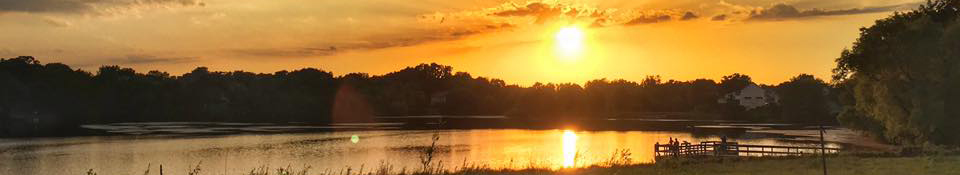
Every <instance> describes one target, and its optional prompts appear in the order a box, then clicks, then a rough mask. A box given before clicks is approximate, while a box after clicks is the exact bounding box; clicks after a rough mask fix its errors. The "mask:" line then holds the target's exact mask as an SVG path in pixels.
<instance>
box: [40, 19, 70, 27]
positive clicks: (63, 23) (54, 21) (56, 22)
mask: <svg viewBox="0 0 960 175" xmlns="http://www.w3.org/2000/svg"><path fill="white" fill-rule="evenodd" d="M42 20H43V22H45V23H47V24H50V25H51V26H54V27H70V26H71V25H72V23H70V21H67V20H63V19H59V18H53V17H44V18H43V19H42Z"/></svg>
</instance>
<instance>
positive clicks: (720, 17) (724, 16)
mask: <svg viewBox="0 0 960 175" xmlns="http://www.w3.org/2000/svg"><path fill="white" fill-rule="evenodd" d="M710 20H712V21H723V20H727V14H719V15H717V16H713V18H710Z"/></svg>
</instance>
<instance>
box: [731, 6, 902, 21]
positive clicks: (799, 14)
mask: <svg viewBox="0 0 960 175" xmlns="http://www.w3.org/2000/svg"><path fill="white" fill-rule="evenodd" d="M919 5H920V3H906V4H898V5H889V6H877V7H864V8H851V9H845V10H823V9H816V8H815V9H810V10H799V9H797V8H796V7H794V6H792V5H787V4H776V5H773V6H771V7H769V8H765V9H758V10H752V11H750V15H749V16H748V18H747V19H748V20H783V19H793V18H805V17H815V16H835V15H855V14H865V13H877V12H888V11H895V10H903V9H909V8H914V7H917V6H919Z"/></svg>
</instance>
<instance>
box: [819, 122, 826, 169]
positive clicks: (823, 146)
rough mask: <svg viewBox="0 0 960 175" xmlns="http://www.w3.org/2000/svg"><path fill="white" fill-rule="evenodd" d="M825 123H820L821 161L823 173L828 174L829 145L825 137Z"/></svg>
mask: <svg viewBox="0 0 960 175" xmlns="http://www.w3.org/2000/svg"><path fill="white" fill-rule="evenodd" d="M825 132H827V131H825V130H824V129H823V125H820V162H821V163H822V164H823V175H827V146H826V143H825V141H824V139H823V133H825Z"/></svg>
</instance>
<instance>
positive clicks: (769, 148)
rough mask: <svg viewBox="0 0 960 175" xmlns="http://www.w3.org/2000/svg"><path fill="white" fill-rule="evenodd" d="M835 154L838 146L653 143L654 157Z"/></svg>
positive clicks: (715, 142) (838, 150) (713, 142)
mask: <svg viewBox="0 0 960 175" xmlns="http://www.w3.org/2000/svg"><path fill="white" fill-rule="evenodd" d="M821 152H825V153H826V154H837V153H839V152H840V149H838V148H820V147H804V146H773V145H750V144H739V143H737V142H717V141H710V142H700V144H689V143H680V144H660V143H657V144H655V145H654V153H655V156H656V157H658V158H659V157H665V156H670V157H699V156H728V157H729V156H734V157H735V156H803V155H814V154H817V155H819V154H820V153H821Z"/></svg>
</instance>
